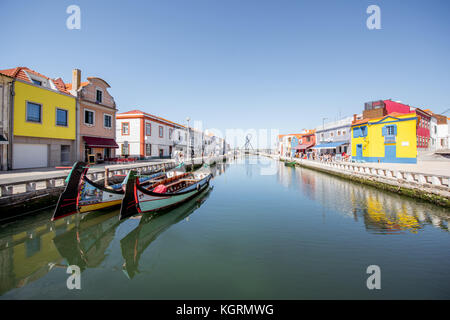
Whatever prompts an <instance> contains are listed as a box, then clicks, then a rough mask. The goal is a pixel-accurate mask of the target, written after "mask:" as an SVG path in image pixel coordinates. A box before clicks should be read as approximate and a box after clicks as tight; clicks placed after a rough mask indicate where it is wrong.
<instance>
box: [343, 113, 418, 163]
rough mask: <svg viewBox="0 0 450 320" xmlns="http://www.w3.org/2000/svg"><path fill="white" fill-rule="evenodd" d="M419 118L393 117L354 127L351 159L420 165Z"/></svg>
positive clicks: (400, 115)
mask: <svg viewBox="0 0 450 320" xmlns="http://www.w3.org/2000/svg"><path fill="white" fill-rule="evenodd" d="M417 119H418V117H417V114H416V113H415V112H412V113H406V114H402V113H395V112H394V113H391V114H389V115H387V116H384V117H381V118H375V119H363V120H357V121H354V122H353V123H352V143H351V146H352V159H353V160H356V161H365V162H387V163H417V133H416V130H417V127H416V124H417Z"/></svg>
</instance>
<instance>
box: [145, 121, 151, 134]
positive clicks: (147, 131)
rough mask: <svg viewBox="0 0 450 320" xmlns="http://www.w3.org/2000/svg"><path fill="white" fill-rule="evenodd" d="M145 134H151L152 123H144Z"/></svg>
mask: <svg viewBox="0 0 450 320" xmlns="http://www.w3.org/2000/svg"><path fill="white" fill-rule="evenodd" d="M145 135H146V136H151V135H152V124H151V123H146V124H145Z"/></svg>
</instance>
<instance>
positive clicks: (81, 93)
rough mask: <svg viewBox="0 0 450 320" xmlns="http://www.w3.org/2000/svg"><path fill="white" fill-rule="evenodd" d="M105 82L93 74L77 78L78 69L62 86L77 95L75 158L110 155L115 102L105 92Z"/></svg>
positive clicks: (98, 159) (113, 146)
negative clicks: (77, 112)
mask: <svg viewBox="0 0 450 320" xmlns="http://www.w3.org/2000/svg"><path fill="white" fill-rule="evenodd" d="M108 88H110V86H109V84H108V83H107V82H106V81H105V80H103V79H101V78H97V77H88V78H87V81H86V82H81V71H80V70H79V69H74V70H73V71H72V83H69V84H66V89H67V90H68V91H69V92H70V93H71V94H72V95H73V96H74V97H76V98H77V107H78V111H79V116H78V128H79V130H78V133H77V158H78V159H79V160H82V161H86V162H101V161H103V160H105V159H108V158H114V157H115V155H116V149H118V148H119V146H118V145H117V143H116V141H115V140H116V111H117V109H116V103H115V102H114V98H113V97H112V96H111V95H110V94H109V92H108Z"/></svg>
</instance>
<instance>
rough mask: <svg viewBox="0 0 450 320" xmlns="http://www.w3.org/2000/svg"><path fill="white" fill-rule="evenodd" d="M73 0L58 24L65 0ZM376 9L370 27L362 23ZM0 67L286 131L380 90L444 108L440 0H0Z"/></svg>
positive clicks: (165, 108)
mask: <svg viewBox="0 0 450 320" xmlns="http://www.w3.org/2000/svg"><path fill="white" fill-rule="evenodd" d="M71 4H76V5H79V6H80V8H81V30H68V29H67V28H66V19H67V17H68V16H69V15H68V14H67V13H66V8H67V7H68V6H69V5H71ZM371 4H376V5H379V6H380V8H381V14H382V15H381V19H382V30H374V31H370V30H368V29H367V28H366V19H367V17H368V15H367V14H366V8H367V7H368V6H369V5H371ZM0 12H1V17H2V18H1V19H0V27H1V30H2V35H3V41H2V44H3V45H2V48H1V50H0V68H2V69H4V68H12V67H16V66H28V67H30V68H32V69H34V70H36V71H38V72H41V73H44V74H46V75H48V76H50V77H52V78H56V77H62V78H63V79H64V81H66V82H70V81H71V70H72V69H73V68H80V69H81V70H82V76H83V79H85V78H86V77H87V76H98V77H101V78H103V79H105V80H106V81H107V82H108V83H109V84H110V85H111V89H110V91H111V93H112V95H113V96H114V98H115V100H116V103H117V106H118V108H119V110H120V111H127V110H131V109H136V108H138V109H142V110H144V111H147V112H150V113H153V114H156V115H160V116H163V117H166V118H168V119H171V120H173V121H177V122H183V121H184V119H185V118H186V116H190V117H191V118H192V119H201V120H203V121H204V124H205V126H206V127H214V128H219V129H225V128H243V129H246V128H279V129H280V132H282V133H288V132H298V131H300V130H302V129H303V128H314V127H315V126H317V125H320V124H321V123H322V117H327V118H329V119H331V120H334V119H336V117H338V115H339V114H340V115H341V116H350V115H352V114H354V113H359V112H361V111H362V108H363V103H364V102H366V101H371V100H375V99H385V98H392V99H394V100H401V101H403V102H406V103H408V104H410V105H413V106H419V107H422V106H426V107H430V108H432V109H433V110H434V111H435V112H442V111H444V110H446V109H448V108H450V1H446V0H442V1H405V0H389V1H381V0H371V1H365V0H355V1H352V0H345V1H344V0H339V1H338V0H334V1H331V0H330V1H320V0H314V1H313V0H310V1H301V0H292V1H288V0H279V1H275V0H272V1H264V0H159V1H100V0H95V1H92V0H89V1H81V0H70V1H64V0H58V1H5V0H0Z"/></svg>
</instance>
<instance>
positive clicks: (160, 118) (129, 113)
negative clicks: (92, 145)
mask: <svg viewBox="0 0 450 320" xmlns="http://www.w3.org/2000/svg"><path fill="white" fill-rule="evenodd" d="M133 114H143V115H146V116H148V117H150V118H155V119H159V120H161V121H165V122H169V123H172V124H174V125H177V126H181V127H183V128H184V127H185V126H183V125H182V124H179V123H176V122H173V121H170V120H167V119H164V118H162V117H158V116H155V115H153V114H150V113H147V112H144V111H141V110H131V111H126V112H121V113H118V114H117V117H118V118H120V116H121V115H124V116H126V115H133ZM191 129H192V128H191Z"/></svg>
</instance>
